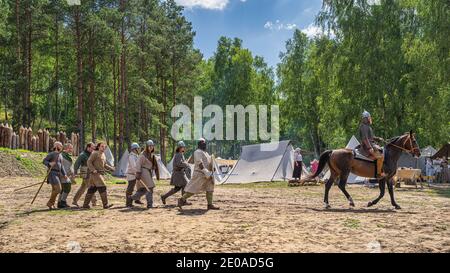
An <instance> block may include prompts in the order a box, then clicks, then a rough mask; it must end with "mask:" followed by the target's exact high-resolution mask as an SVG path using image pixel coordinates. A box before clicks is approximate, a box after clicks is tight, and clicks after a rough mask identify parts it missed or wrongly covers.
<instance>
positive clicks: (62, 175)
mask: <svg viewBox="0 0 450 273" xmlns="http://www.w3.org/2000/svg"><path fill="white" fill-rule="evenodd" d="M62 150H63V145H62V143H61V142H59V141H57V142H55V144H54V145H53V151H52V152H50V153H49V154H48V155H47V156H46V157H45V158H44V161H43V163H44V165H45V166H47V168H49V169H50V173H49V175H48V178H47V183H48V184H50V185H51V186H52V193H51V194H50V199H49V200H48V202H47V207H48V208H49V209H50V210H51V209H54V208H55V201H56V197H57V196H58V194H60V193H61V180H62V179H67V178H68V177H67V175H66V171H65V170H64V167H63V158H62V156H61V152H62Z"/></svg>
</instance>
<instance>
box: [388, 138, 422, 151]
mask: <svg viewBox="0 0 450 273" xmlns="http://www.w3.org/2000/svg"><path fill="white" fill-rule="evenodd" d="M408 140H409V143H410V146H411V149H409V150H408V149H405V148H404V147H401V146H398V145H395V144H393V143H391V142H387V141H386V140H384V139H383V142H384V143H386V144H387V145H391V146H394V147H396V148H398V149H400V150H402V151H404V152H407V153H410V154H412V153H413V152H414V151H416V150H418V149H417V148H416V147H413V144H412V139H411V136H409V135H408V137H407V138H406V139H405V141H404V142H403V146H405V144H406V142H407V141H408Z"/></svg>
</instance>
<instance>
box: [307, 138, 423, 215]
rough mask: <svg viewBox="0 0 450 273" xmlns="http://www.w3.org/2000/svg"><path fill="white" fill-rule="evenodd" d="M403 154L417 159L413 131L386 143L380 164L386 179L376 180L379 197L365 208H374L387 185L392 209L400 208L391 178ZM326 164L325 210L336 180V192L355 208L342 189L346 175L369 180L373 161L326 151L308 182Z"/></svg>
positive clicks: (348, 152)
mask: <svg viewBox="0 0 450 273" xmlns="http://www.w3.org/2000/svg"><path fill="white" fill-rule="evenodd" d="M402 152H407V153H409V154H411V155H412V156H414V157H416V158H418V157H420V148H419V145H418V144H417V141H416V136H415V134H414V133H413V131H410V132H409V133H405V134H404V135H402V136H398V137H394V138H392V139H390V140H388V141H387V142H386V146H385V148H384V163H383V171H384V173H385V176H384V177H382V178H379V179H378V184H379V188H380V195H379V196H378V198H376V199H375V200H373V201H371V202H369V204H368V207H372V206H374V205H376V204H377V203H378V202H379V201H380V200H381V199H382V198H383V197H384V193H385V187H386V183H387V186H388V190H389V195H390V197H391V204H392V206H394V207H395V209H397V210H399V209H401V207H400V206H399V205H398V204H397V202H396V201H395V198H394V180H393V177H394V175H395V174H396V172H397V162H398V159H399V158H400V155H401V153H402ZM327 164H328V166H329V169H330V172H331V175H330V178H329V179H328V181H327V182H326V183H325V197H324V203H325V208H326V209H330V208H331V206H330V204H329V202H328V193H329V191H330V189H331V187H332V186H333V184H334V182H335V181H336V179H337V178H339V184H338V187H339V189H340V190H341V191H342V192H343V193H344V195H345V197H346V198H347V200H348V201H349V202H350V206H351V207H354V206H355V203H354V202H353V199H352V197H351V196H350V194H349V193H348V192H347V190H346V188H345V187H346V185H347V179H348V176H349V174H350V173H353V174H355V175H358V176H361V177H367V178H372V177H374V176H375V172H376V162H375V161H371V160H365V159H360V158H358V157H357V156H356V155H355V152H354V151H353V150H351V149H339V150H328V151H325V152H324V153H322V155H321V156H320V161H319V167H318V169H317V171H316V172H315V173H314V174H313V175H312V176H311V177H309V179H314V178H316V177H317V176H319V174H320V173H322V171H323V170H324V168H325V166H326V165H327Z"/></svg>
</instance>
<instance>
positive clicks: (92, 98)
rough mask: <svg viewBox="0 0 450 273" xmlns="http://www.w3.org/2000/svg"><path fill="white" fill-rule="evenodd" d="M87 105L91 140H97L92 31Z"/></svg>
mask: <svg viewBox="0 0 450 273" xmlns="http://www.w3.org/2000/svg"><path fill="white" fill-rule="evenodd" d="M89 66H90V73H89V102H90V103H89V105H90V115H91V130H92V142H94V143H95V142H96V141H97V121H96V119H97V110H96V105H97V103H96V99H95V59H94V48H93V37H92V31H89Z"/></svg>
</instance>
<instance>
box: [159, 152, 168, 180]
mask: <svg viewBox="0 0 450 273" xmlns="http://www.w3.org/2000/svg"><path fill="white" fill-rule="evenodd" d="M157 159H158V167H159V178H160V179H162V180H169V179H170V177H171V174H170V172H169V170H167V167H166V166H164V163H163V162H162V160H161V156H159V155H158V156H157Z"/></svg>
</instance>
